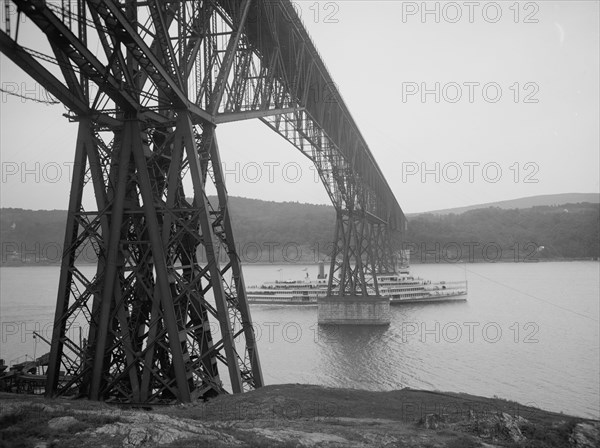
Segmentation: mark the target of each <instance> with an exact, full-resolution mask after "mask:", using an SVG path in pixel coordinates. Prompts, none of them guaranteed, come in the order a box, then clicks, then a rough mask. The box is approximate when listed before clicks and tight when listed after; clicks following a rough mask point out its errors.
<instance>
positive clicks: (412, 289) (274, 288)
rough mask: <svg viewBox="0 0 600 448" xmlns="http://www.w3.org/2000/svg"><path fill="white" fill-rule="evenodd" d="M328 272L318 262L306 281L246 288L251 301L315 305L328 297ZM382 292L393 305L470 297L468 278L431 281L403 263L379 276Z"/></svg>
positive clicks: (254, 302) (282, 282) (274, 283)
mask: <svg viewBox="0 0 600 448" xmlns="http://www.w3.org/2000/svg"><path fill="white" fill-rule="evenodd" d="M326 277H327V275H326V274H325V273H324V263H323V262H321V263H319V275H318V276H317V279H316V280H312V279H311V278H310V276H309V274H308V273H307V274H306V277H305V278H304V279H303V280H280V281H274V282H265V283H263V284H262V285H260V286H250V287H248V288H247V289H246V291H247V296H248V302H249V303H251V304H270V305H312V306H316V305H317V301H318V299H319V298H324V297H326V296H327V285H328V281H327V279H326ZM377 283H378V286H379V293H380V294H381V295H382V296H384V297H389V298H390V303H391V304H393V305H401V304H408V303H430V302H451V301H465V300H467V298H466V295H467V282H466V281H451V282H447V281H440V282H432V281H430V280H425V279H422V278H420V277H414V276H413V275H411V274H410V270H409V268H408V266H403V267H401V268H399V269H397V270H396V272H393V273H391V274H382V275H378V276H377Z"/></svg>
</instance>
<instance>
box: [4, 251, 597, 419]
mask: <svg viewBox="0 0 600 448" xmlns="http://www.w3.org/2000/svg"><path fill="white" fill-rule="evenodd" d="M88 268H89V269H90V272H91V271H92V270H93V269H94V268H93V267H91V266H90V267H86V268H85V269H88ZM411 271H412V273H413V274H414V275H418V276H421V277H423V278H426V279H429V280H447V281H449V280H463V279H465V278H466V279H467V280H468V282H469V294H468V296H467V297H468V300H467V302H457V303H446V304H442V303H439V304H416V305H403V306H394V307H392V324H391V325H390V326H389V327H385V328H373V327H370V328H360V327H352V328H341V327H333V328H327V327H318V326H317V323H316V322H317V310H316V308H315V307H285V306H272V305H253V306H252V307H251V312H252V318H253V321H254V325H255V329H256V332H257V337H258V345H259V353H260V357H261V363H262V368H263V374H264V377H265V382H266V383H267V384H277V383H312V384H321V385H326V386H336V387H351V388H360V389H369V390H392V389H399V388H402V387H412V388H423V389H435V390H442V391H456V392H467V393H472V394H476V395H483V396H489V397H491V396H498V397H501V398H506V399H510V400H515V401H519V402H521V403H523V404H530V405H533V406H536V407H540V408H543V409H548V410H553V411H558V412H560V411H562V412H565V413H568V414H574V415H578V416H585V417H591V418H596V419H597V418H599V413H600V405H599V402H600V384H599V381H598V378H599V377H600V335H599V324H598V321H599V300H600V299H599V297H600V266H599V264H598V262H545V263H479V264H467V265H464V264H429V265H413V266H412V267H411ZM307 272H308V273H309V275H310V276H311V277H313V278H314V277H315V276H316V273H317V266H314V265H310V266H305V265H298V264H287V265H267V266H265V265H252V264H249V265H245V266H244V275H245V278H246V284H247V285H252V284H259V283H261V282H263V281H269V280H279V279H288V278H291V279H301V278H303V277H304V276H305V275H306V273H307ZM58 274H59V268H58V267H55V266H45V267H3V268H0V285H1V289H0V321H1V325H2V340H1V344H0V357H1V358H4V359H5V360H6V362H7V363H10V362H11V361H14V360H16V359H17V358H18V357H21V358H20V360H23V355H25V354H27V355H29V356H40V355H41V354H43V353H46V352H47V351H48V346H47V345H46V344H45V343H43V342H41V341H40V340H39V339H37V338H33V337H32V332H33V331H34V330H37V331H41V333H42V335H45V336H47V337H50V336H51V328H52V321H53V313H54V302H55V300H56V290H57V283H58ZM83 337H86V335H83Z"/></svg>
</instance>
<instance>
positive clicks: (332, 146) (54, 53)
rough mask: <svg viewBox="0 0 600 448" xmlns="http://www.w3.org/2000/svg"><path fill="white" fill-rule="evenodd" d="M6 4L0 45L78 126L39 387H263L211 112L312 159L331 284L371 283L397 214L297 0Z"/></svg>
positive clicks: (117, 396) (398, 230) (358, 286)
mask: <svg viewBox="0 0 600 448" xmlns="http://www.w3.org/2000/svg"><path fill="white" fill-rule="evenodd" d="M5 8H6V15H5V17H6V20H5V23H4V24H2V26H1V27H3V30H2V31H0V50H1V51H2V53H4V54H5V55H6V56H7V57H8V58H10V59H11V60H12V61H13V62H14V63H15V64H16V65H18V66H19V67H21V68H22V69H23V70H24V71H25V72H26V73H27V74H28V75H30V76H31V77H32V78H33V79H34V80H36V81H37V82H38V83H39V84H40V85H42V86H43V87H44V88H46V89H47V90H48V91H49V92H50V93H51V94H52V95H53V96H54V97H55V98H57V99H58V100H59V101H61V102H62V103H63V104H64V105H65V106H66V108H67V109H68V110H69V113H68V114H67V116H68V118H69V119H70V120H71V121H73V122H76V123H77V126H78V134H77V143H76V148H75V163H74V171H73V178H72V187H71V194H70V199H69V207H68V221H67V227H66V236H65V245H64V248H65V250H64V254H63V259H62V266H61V273H60V281H59V291H58V297H57V302H56V314H55V324H54V332H53V336H52V345H51V354H50V360H49V367H48V372H47V374H48V376H47V385H46V394H47V395H50V396H60V395H77V396H81V397H87V398H89V399H92V400H106V401H115V402H137V403H141V402H163V401H183V402H185V401H190V400H194V399H197V398H202V397H207V396H211V395H214V394H218V393H222V392H227V391H231V392H234V393H237V392H242V391H245V390H249V389H253V388H257V387H260V386H262V385H263V377H262V373H261V366H260V361H259V356H258V352H257V348H256V340H255V335H254V332H253V329H252V325H251V324H252V321H251V317H250V311H249V308H248V302H247V300H246V291H245V286H244V277H243V273H242V268H241V264H240V258H239V256H238V254H237V253H236V246H235V240H234V234H233V231H232V226H231V217H230V213H229V207H228V199H227V198H228V197H227V190H226V187H225V183H224V178H223V172H222V165H221V163H220V151H219V146H218V143H217V138H216V134H215V130H216V128H217V126H218V125H219V124H221V123H226V122H231V121H235V120H248V119H259V120H261V121H262V122H263V123H265V124H266V125H267V126H269V127H270V128H271V129H272V130H274V131H275V132H277V133H278V134H279V135H281V136H282V137H283V138H284V139H286V140H287V141H288V142H290V143H291V144H292V145H293V146H294V147H296V148H297V149H298V150H300V151H301V152H302V154H304V155H305V156H306V157H307V158H309V159H310V160H311V161H312V162H313V163H314V165H315V167H316V169H317V170H318V173H319V175H320V178H321V180H322V182H323V185H324V186H325V189H326V190H327V193H328V194H329V197H330V198H331V201H332V203H333V205H334V207H335V210H336V212H337V223H336V229H335V242H334V246H335V248H334V252H333V254H332V257H331V266H330V274H329V296H331V297H338V298H340V299H343V298H344V297H352V298H356V297H363V298H367V299H368V298H370V297H377V296H378V286H377V279H376V274H377V273H384V272H389V271H390V270H392V269H393V267H394V249H395V248H398V247H399V242H400V241H401V238H402V234H403V231H404V229H405V224H406V220H405V217H404V214H403V212H402V210H401V208H400V206H399V205H398V202H397V201H396V199H395V197H394V194H393V193H392V191H391V189H390V187H389V185H388V183H387V182H386V180H385V178H384V176H383V174H382V172H381V170H380V168H379V167H378V165H377V163H376V162H375V159H374V158H373V155H372V154H371V151H370V150H369V148H368V146H367V143H366V142H365V140H364V138H363V137H362V135H361V133H360V131H359V130H358V127H357V125H356V123H355V122H354V120H353V119H352V116H351V115H350V112H349V111H348V109H347V107H346V105H345V104H344V102H343V100H342V98H341V96H340V93H339V92H338V90H337V88H336V86H335V84H334V82H333V80H332V78H331V76H330V75H329V73H328V71H327V69H326V67H325V65H324V63H323V61H322V59H321V57H320V56H319V54H318V52H317V50H316V48H315V46H314V44H313V43H312V41H311V39H310V37H309V36H308V34H307V32H306V30H305V28H304V26H303V24H302V22H301V20H300V19H299V17H298V14H297V13H296V11H295V10H294V8H293V6H292V3H291V2H289V1H271V0H237V1H236V0H207V1H199V0H195V1H186V0H177V1H163V0H145V1H135V0H124V1H114V0H62V1H61V0H54V1H50V0H48V1H44V0H13V1H11V2H9V1H7V2H6V3H5ZM34 34H35V35H37V39H31V35H34ZM31 42H35V46H36V47H35V48H31V47H29V46H28V45H31ZM96 47H98V48H99V51H97V52H94V51H92V50H91V49H92V48H96ZM187 179H190V180H191V182H190V183H191V185H192V186H193V190H192V191H185V189H184V185H185V184H187V185H190V183H187V182H184V180H187ZM207 183H208V184H207ZM209 188H212V189H213V190H212V191H215V190H216V192H217V196H218V204H216V203H215V204H211V202H209V201H208V199H207V193H206V191H207V189H209ZM86 193H88V195H87V196H86ZM84 197H90V198H93V199H95V202H94V200H93V199H92V201H90V202H92V203H93V204H94V205H93V206H90V205H89V204H87V203H86V201H84ZM189 197H193V201H192V202H191V203H190V201H189V200H187V199H186V198H189ZM199 246H202V247H203V249H204V251H205V253H206V261H205V262H204V261H203V262H201V261H200V260H199V257H198V256H197V249H198V247H199ZM86 251H87V253H89V251H93V253H94V254H95V257H97V266H96V269H95V272H94V273H93V274H92V275H88V274H86V272H87V271H86V272H84V271H85V270H82V269H80V264H79V263H78V261H80V260H81V259H82V257H83V256H84V255H85V253H86ZM223 254H226V256H225V258H226V262H225V263H220V262H219V257H220V256H222V255H223ZM211 324H213V325H211ZM81 326H84V328H85V329H86V330H89V331H88V333H87V334H86V336H87V337H86V339H84V341H83V344H80V343H79V340H78V334H77V332H76V331H74V330H75V329H76V328H77V327H81Z"/></svg>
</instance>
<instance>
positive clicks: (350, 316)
mask: <svg viewBox="0 0 600 448" xmlns="http://www.w3.org/2000/svg"><path fill="white" fill-rule="evenodd" d="M318 306H319V308H318V322H319V324H320V325H327V324H331V325H389V324H390V321H391V315H390V299H389V298H387V297H373V296H369V297H362V296H344V297H337V296H333V297H324V298H319V300H318Z"/></svg>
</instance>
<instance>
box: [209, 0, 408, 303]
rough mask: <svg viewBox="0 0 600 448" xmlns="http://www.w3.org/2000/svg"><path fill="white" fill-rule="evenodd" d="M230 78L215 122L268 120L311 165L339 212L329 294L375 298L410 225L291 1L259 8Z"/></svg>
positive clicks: (225, 5) (262, 4) (258, 5)
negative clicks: (250, 118) (244, 118)
mask: <svg viewBox="0 0 600 448" xmlns="http://www.w3.org/2000/svg"><path fill="white" fill-rule="evenodd" d="M230 5H231V3H230V2H222V7H223V8H224V9H226V10H227V8H228V6H230ZM233 72H234V73H236V76H234V77H232V78H231V80H230V82H229V83H228V84H227V85H226V86H225V92H224V95H225V96H224V101H223V102H222V104H221V106H220V108H219V110H218V111H217V117H218V119H219V120H223V121H224V120H225V119H227V117H236V116H243V115H244V114H246V115H251V114H259V113H261V112H262V113H264V114H265V116H264V117H261V120H262V121H263V122H264V123H265V124H267V125H268V126H269V127H270V128H271V129H273V130H274V131H275V132H277V133H278V134H280V135H281V136H283V137H284V138H285V139H286V140H288V141H289V142H290V143H292V144H293V145H294V146H295V147H296V148H298V149H299V150H300V151H301V152H302V153H303V154H304V155H305V156H307V157H308V158H309V159H310V160H312V161H313V163H314V164H315V166H316V168H317V171H318V173H319V175H320V177H321V180H322V182H323V184H324V186H325V188H326V190H327V193H328V194H329V196H330V198H331V200H332V202H333V205H334V206H335V208H336V212H337V217H338V218H337V224H336V237H335V241H334V247H335V250H334V253H333V254H332V260H331V267H330V284H329V295H336V294H337V295H369V294H375V295H377V294H378V287H377V281H376V273H385V272H390V271H392V270H393V269H394V264H395V261H394V259H395V256H394V254H395V252H396V251H397V250H398V249H399V248H400V245H399V244H398V243H399V240H400V239H401V238H402V234H403V231H404V228H405V226H406V218H405V216H404V213H403V212H402V210H401V208H400V206H399V205H398V202H397V201H396V199H395V197H394V195H393V193H392V191H391V189H390V187H389V185H388V184H387V182H386V180H385V178H384V176H383V174H382V172H381V170H380V169H379V167H378V165H377V163H376V162H375V160H374V158H373V156H372V154H371V152H370V150H369V148H368V146H367V144H366V142H365V140H364V139H363V137H362V135H361V134H360V132H359V130H358V127H357V126H356V123H355V122H354V121H353V119H352V117H351V115H350V113H349V111H348V110H347V108H346V106H345V105H344V102H343V101H342V98H341V96H340V94H339V92H338V90H337V88H336V86H335V84H334V83H333V80H332V79H331V76H330V75H329V73H328V72H327V69H326V68H325V65H324V64H323V62H322V60H321V58H320V56H319V54H318V53H317V51H316V49H315V47H314V45H313V43H312V42H311V40H310V38H309V36H308V34H307V33H306V30H305V29H304V27H303V25H302V23H301V21H300V19H299V18H298V16H297V14H296V12H295V10H294V8H293V7H292V4H291V3H290V2H286V1H282V2H268V1H264V2H255V7H254V8H252V9H251V10H250V12H249V19H248V23H247V26H246V30H245V33H244V35H243V36H242V39H241V41H240V44H239V46H238V48H237V55H236V59H235V64H234V69H233ZM290 109H291V110H290ZM269 112H270V113H269ZM367 285H371V286H367Z"/></svg>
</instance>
